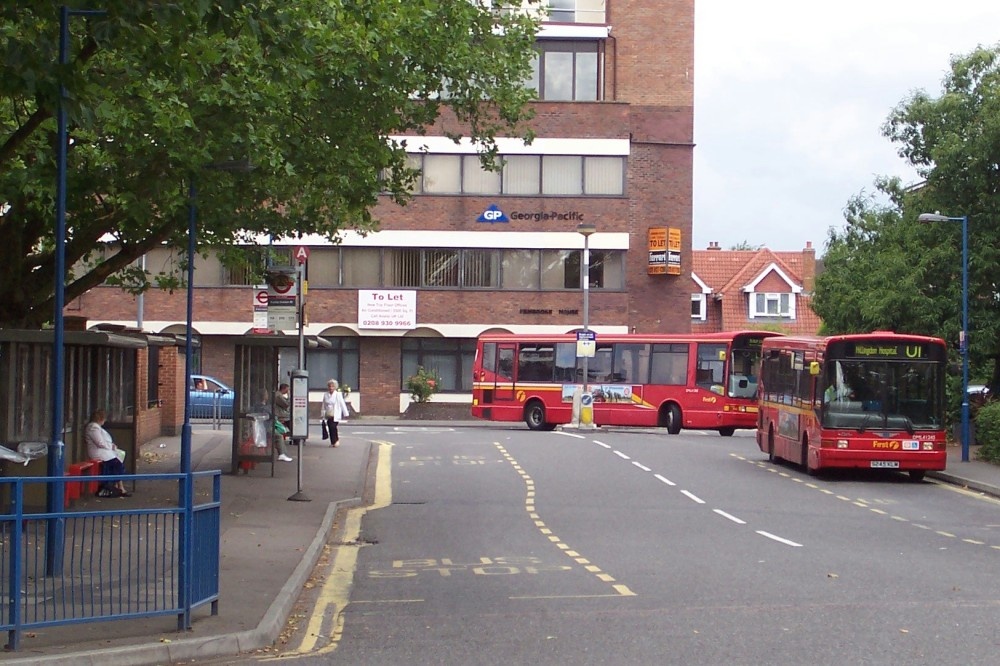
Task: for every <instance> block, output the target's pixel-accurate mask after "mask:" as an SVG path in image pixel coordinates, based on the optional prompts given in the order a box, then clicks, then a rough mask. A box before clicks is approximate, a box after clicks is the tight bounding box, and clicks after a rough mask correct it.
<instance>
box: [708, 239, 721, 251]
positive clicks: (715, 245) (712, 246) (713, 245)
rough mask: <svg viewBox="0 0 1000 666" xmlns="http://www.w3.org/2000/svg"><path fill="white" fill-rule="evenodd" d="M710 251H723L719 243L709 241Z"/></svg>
mask: <svg viewBox="0 0 1000 666" xmlns="http://www.w3.org/2000/svg"><path fill="white" fill-rule="evenodd" d="M708 249H709V250H721V249H722V248H721V247H719V241H709V242H708Z"/></svg>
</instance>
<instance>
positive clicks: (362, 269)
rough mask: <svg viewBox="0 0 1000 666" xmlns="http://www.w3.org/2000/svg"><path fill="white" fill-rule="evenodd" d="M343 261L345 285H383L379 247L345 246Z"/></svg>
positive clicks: (368, 286)
mask: <svg viewBox="0 0 1000 666" xmlns="http://www.w3.org/2000/svg"><path fill="white" fill-rule="evenodd" d="M341 261H342V262H343V265H344V281H343V286H345V287H361V288H373V287H380V286H381V277H380V273H379V266H381V264H382V260H381V252H380V250H379V249H378V248H377V247H345V248H343V250H342V254H341ZM324 386H325V385H324Z"/></svg>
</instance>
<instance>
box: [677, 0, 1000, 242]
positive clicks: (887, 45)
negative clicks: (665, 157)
mask: <svg viewBox="0 0 1000 666" xmlns="http://www.w3.org/2000/svg"><path fill="white" fill-rule="evenodd" d="M998 43H1000V2H998V1H997V0H949V1H948V2H940V1H930V0H866V1H861V0H840V2H837V3H827V4H823V3H814V2H808V1H803V0H758V1H757V2H751V1H748V0H697V1H696V3H695V132H694V134H695V142H696V144H697V145H696V147H695V153H694V155H695V156H694V232H693V239H692V242H693V246H694V248H695V249H704V248H706V247H707V246H708V243H709V242H710V241H718V242H719V244H720V245H721V246H722V247H723V248H729V247H731V246H733V245H735V244H738V243H740V242H744V241H745V242H748V243H750V244H752V245H766V246H767V247H769V248H771V249H773V250H800V249H802V248H803V247H805V243H806V241H812V243H813V246H814V247H816V248H817V250H818V251H819V252H820V253H822V252H823V249H824V246H825V244H826V239H827V236H828V230H829V228H830V227H831V226H837V227H839V226H841V225H842V224H843V222H844V216H843V209H844V207H845V205H846V204H847V201H848V200H849V199H850V198H851V196H853V195H854V194H857V193H859V192H861V191H867V192H871V191H873V189H874V187H873V183H874V180H875V177H876V176H878V175H896V176H900V177H901V178H903V180H904V182H912V181H915V180H916V174H915V172H914V171H913V169H912V168H911V167H909V165H907V164H906V163H905V162H904V161H903V160H902V159H900V158H899V157H898V156H897V155H896V149H895V147H894V146H893V145H892V144H890V143H889V141H888V140H886V139H885V138H884V137H882V135H881V132H880V128H881V126H882V124H883V122H884V121H885V119H886V117H887V116H888V115H889V113H890V111H891V110H892V109H893V108H894V107H895V106H896V105H897V104H899V103H900V102H901V101H903V100H904V99H906V98H907V97H908V96H909V95H910V93H911V92H912V91H914V90H918V89H923V90H926V91H927V92H928V93H930V94H931V95H935V96H936V95H938V94H939V93H940V90H941V81H942V80H943V78H944V76H945V74H946V72H947V71H948V69H949V63H950V60H951V57H952V56H953V55H965V54H967V53H969V52H970V51H972V50H973V49H974V48H976V46H977V45H980V44H981V45H984V46H994V45H996V44H998Z"/></svg>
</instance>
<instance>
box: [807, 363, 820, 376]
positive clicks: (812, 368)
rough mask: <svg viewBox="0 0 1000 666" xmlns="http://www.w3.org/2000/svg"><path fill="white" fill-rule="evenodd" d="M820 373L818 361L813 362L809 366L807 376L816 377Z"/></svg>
mask: <svg viewBox="0 0 1000 666" xmlns="http://www.w3.org/2000/svg"><path fill="white" fill-rule="evenodd" d="M819 373H820V367H819V361H813V362H811V363H810V364H809V374H810V375H812V376H813V377H818V376H819Z"/></svg>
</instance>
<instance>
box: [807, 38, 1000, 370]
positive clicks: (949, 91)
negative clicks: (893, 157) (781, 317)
mask: <svg viewBox="0 0 1000 666" xmlns="http://www.w3.org/2000/svg"><path fill="white" fill-rule="evenodd" d="M883 134H884V135H885V136H886V137H887V138H889V139H890V140H891V141H892V142H893V143H894V144H895V145H896V146H897V149H898V152H899V155H900V157H902V158H904V159H906V160H907V161H908V162H910V163H911V164H912V165H914V166H915V167H916V169H917V171H918V173H919V174H920V176H921V177H922V178H923V179H924V182H923V183H921V184H920V185H918V186H915V187H911V188H907V189H904V188H903V187H902V186H901V185H900V183H899V182H898V181H896V180H886V179H882V180H879V181H878V182H877V183H876V187H877V189H878V191H879V192H880V194H881V195H884V197H883V198H884V199H886V200H887V203H879V202H878V200H877V199H876V198H875V197H873V196H865V195H859V196H858V197H856V198H855V199H853V200H852V201H851V202H850V203H849V205H848V207H847V210H846V214H845V217H846V218H847V225H846V227H845V228H844V229H843V230H842V231H837V230H831V232H830V236H829V239H828V244H827V252H826V254H825V255H824V273H823V274H822V275H820V276H819V277H818V278H817V280H816V297H815V299H814V301H813V305H814V308H815V309H816V312H817V313H818V314H819V315H820V316H821V317H822V318H823V320H824V322H825V325H826V326H827V328H828V329H829V330H830V331H831V332H846V331H870V330H873V329H891V330H897V331H907V332H915V333H924V334H931V335H938V336H940V337H943V338H945V339H946V340H949V341H950V342H952V343H953V347H954V348H957V347H958V339H959V332H960V331H961V329H962V325H961V321H962V320H961V311H962V224H961V223H960V222H959V221H957V220H955V221H950V222H935V223H928V224H921V223H919V222H918V221H917V217H918V215H919V214H920V213H925V212H940V213H941V214H943V215H947V216H951V217H956V218H960V217H962V216H968V236H969V247H968V251H969V271H968V274H969V328H970V335H969V340H970V345H969V353H970V362H971V367H972V372H973V375H974V376H979V377H991V379H990V384H991V385H992V386H994V387H997V386H1000V366H998V364H997V361H998V359H1000V300H998V296H1000V270H998V267H1000V226H998V224H997V222H998V221H1000V47H996V48H993V49H988V48H979V49H976V50H975V51H973V52H972V53H970V54H968V55H966V56H963V57H955V58H953V59H952V62H951V70H950V72H949V74H948V76H947V77H946V78H945V80H944V82H943V91H942V93H941V94H940V96H938V97H932V96H930V95H928V94H927V93H926V92H924V91H917V92H915V93H913V94H912V95H911V96H910V97H909V98H908V99H906V100H903V101H902V102H901V103H900V104H899V105H898V106H897V107H896V108H895V109H894V110H893V111H892V113H891V114H890V116H889V118H888V120H887V121H886V123H885V125H884V126H883Z"/></svg>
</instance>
